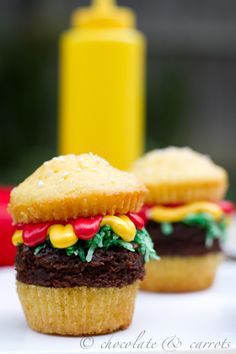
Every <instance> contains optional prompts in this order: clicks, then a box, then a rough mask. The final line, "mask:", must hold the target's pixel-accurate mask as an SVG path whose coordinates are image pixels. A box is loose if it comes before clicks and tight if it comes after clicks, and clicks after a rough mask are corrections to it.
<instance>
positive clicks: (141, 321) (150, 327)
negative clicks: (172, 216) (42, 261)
mask: <svg viewBox="0 0 236 354" xmlns="http://www.w3.org/2000/svg"><path fill="white" fill-rule="evenodd" d="M0 284H1V288H0V289H1V291H0V353H1V354H3V353H4V354H8V353H17V354H19V353H24V354H29V353H30V354H34V353H38V354H46V353H57V354H62V353H63V354H64V353H68V354H71V353H76V354H79V353H89V354H91V353H102V352H112V351H115V352H118V353H119V352H122V353H124V352H127V353H133V354H134V353H137V352H139V353H140V352H144V353H147V352H152V353H159V352H162V353H164V352H165V353H173V352H177V353H192V352H193V353H198V352H199V353H208V352H209V351H205V350H203V346H204V345H205V349H207V347H209V345H210V348H211V349H214V346H215V348H217V349H220V347H222V346H223V347H224V348H226V347H228V349H227V350H224V351H223V352H224V353H232V354H235V353H236V262H233V261H227V262H224V263H223V264H222V265H221V267H220V269H219V272H218V276H217V279H216V282H215V284H214V286H213V287H212V288H211V289H209V290H206V291H201V292H195V293H189V294H154V293H145V292H140V293H139V295H138V298H137V302H136V309H135V315H134V319H133V323H132V325H131V326H130V328H128V329H127V330H125V331H120V332H117V333H114V334H111V335H103V336H97V337H96V336H95V337H85V338H72V337H60V336H52V335H44V334H39V333H36V332H34V331H32V330H31V329H30V328H28V327H27V325H26V322H25V319H24V316H23V313H22V310H21V306H20V303H19V301H18V298H17V295H16V292H15V274H14V270H13V268H0ZM209 342H212V344H209ZM207 343H208V344H207ZM125 347H126V348H125ZM151 347H152V348H151ZM199 347H200V350H199ZM197 349H198V350H197ZM217 349H214V350H213V353H218V352H219V353H222V350H221V351H218V350H217Z"/></svg>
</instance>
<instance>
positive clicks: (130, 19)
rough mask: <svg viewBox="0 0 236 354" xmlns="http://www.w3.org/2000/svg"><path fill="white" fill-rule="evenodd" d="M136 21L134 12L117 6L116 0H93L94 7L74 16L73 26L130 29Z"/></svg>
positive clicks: (80, 10)
mask: <svg viewBox="0 0 236 354" xmlns="http://www.w3.org/2000/svg"><path fill="white" fill-rule="evenodd" d="M135 20H136V19H135V15H134V13H133V11H132V10H130V9H128V8H125V7H118V6H116V3H115V0H93V4H92V6H90V7H87V8H80V9H78V10H75V12H74V13H73V15H72V24H73V26H75V27H79V28H130V27H134V26H135Z"/></svg>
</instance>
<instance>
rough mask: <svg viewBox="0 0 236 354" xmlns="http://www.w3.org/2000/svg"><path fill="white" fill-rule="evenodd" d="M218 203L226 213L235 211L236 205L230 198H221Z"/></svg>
mask: <svg viewBox="0 0 236 354" xmlns="http://www.w3.org/2000/svg"><path fill="white" fill-rule="evenodd" d="M218 205H219V206H220V207H221V209H222V210H223V212H224V213H225V214H232V213H233V212H234V211H235V205H234V203H232V202H231V201H229V200H221V201H220V202H219V203H218Z"/></svg>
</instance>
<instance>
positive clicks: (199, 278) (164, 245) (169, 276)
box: [141, 221, 222, 292]
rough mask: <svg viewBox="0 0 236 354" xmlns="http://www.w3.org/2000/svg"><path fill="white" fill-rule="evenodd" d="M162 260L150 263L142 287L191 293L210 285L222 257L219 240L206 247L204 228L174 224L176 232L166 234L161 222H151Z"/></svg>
mask: <svg viewBox="0 0 236 354" xmlns="http://www.w3.org/2000/svg"><path fill="white" fill-rule="evenodd" d="M146 228H147V230H148V232H149V234H150V235H151V238H152V240H153V243H154V247H155V249H156V251H157V253H158V255H159V256H160V258H161V259H160V260H152V261H150V262H149V263H148V264H146V275H145V277H144V280H143V281H142V283H141V289H143V290H148V291H157V292H188V291H198V290H203V289H207V288H209V287H210V286H211V285H212V283H213V281H214V279H215V275H216V271H217V268H218V265H219V263H220V261H221V259H222V254H221V247H220V243H219V240H218V239H214V240H213V242H212V245H211V246H209V247H207V246H206V231H205V230H204V229H203V228H199V227H196V226H189V225H185V224H183V223H174V224H173V232H172V233H171V234H170V235H164V234H163V233H162V230H161V226H160V224H158V223H156V222H154V221H148V223H147V225H146Z"/></svg>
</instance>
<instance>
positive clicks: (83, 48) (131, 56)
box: [59, 0, 145, 169]
mask: <svg viewBox="0 0 236 354" xmlns="http://www.w3.org/2000/svg"><path fill="white" fill-rule="evenodd" d="M72 23H73V28H72V29H70V30H69V31H67V32H65V33H64V34H63V36H62V39H61V43H60V51H61V57H60V122H59V152H60V153H61V154H68V153H82V152H88V151H92V152H94V153H96V154H98V155H100V156H102V157H104V158H105V159H107V160H109V161H110V162H111V163H112V164H113V165H114V166H116V167H118V168H121V169H127V168H129V167H130V164H131V163H132V162H133V161H134V160H135V159H136V158H137V157H138V156H140V155H141V154H142V152H143V147H144V90H145V82H144V66H145V64H144V61H145V39H144V37H143V35H142V34H141V33H140V32H138V31H137V30H136V29H135V28H134V26H135V16H134V14H133V12H132V11H131V10H129V9H127V8H121V7H117V6H116V5H115V2H114V1H112V0H95V1H93V5H92V6H91V7H88V8H82V9H78V10H76V11H75V13H74V14H73V17H72Z"/></svg>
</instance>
